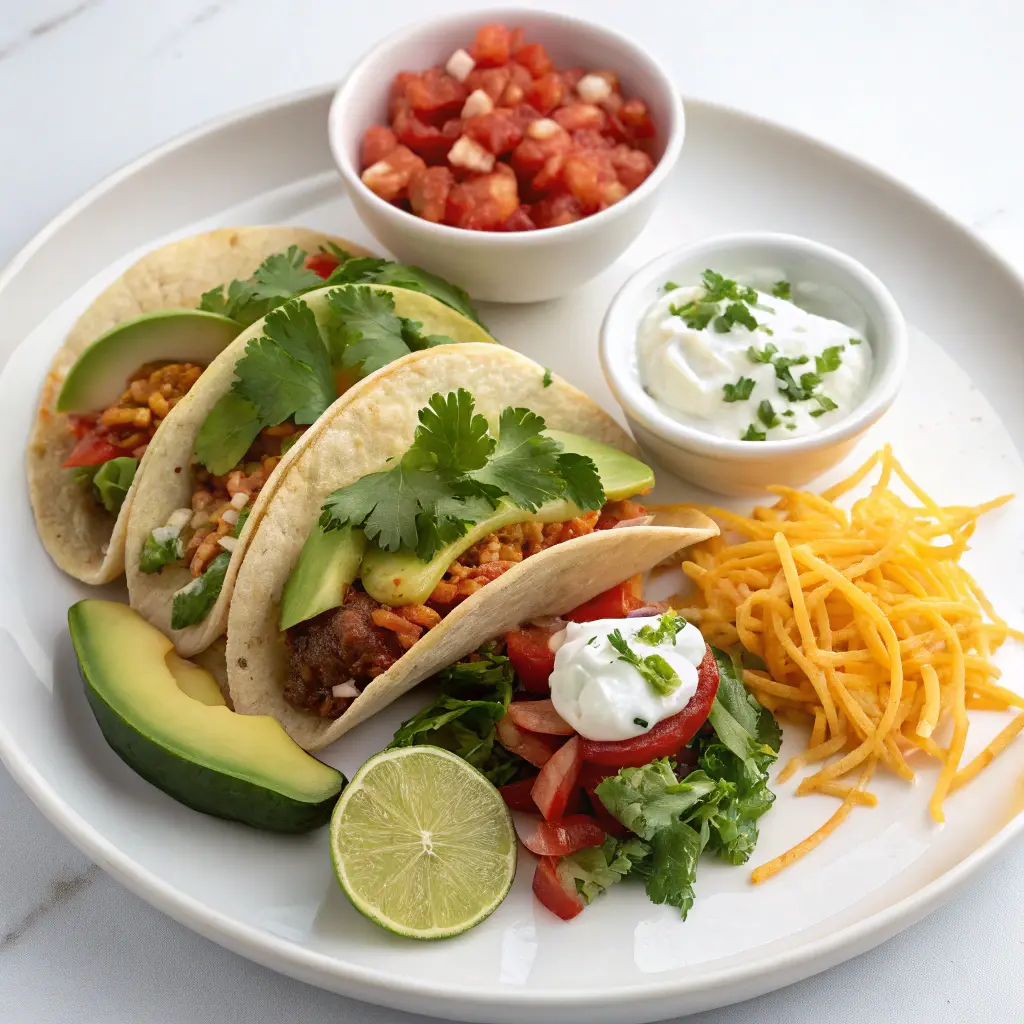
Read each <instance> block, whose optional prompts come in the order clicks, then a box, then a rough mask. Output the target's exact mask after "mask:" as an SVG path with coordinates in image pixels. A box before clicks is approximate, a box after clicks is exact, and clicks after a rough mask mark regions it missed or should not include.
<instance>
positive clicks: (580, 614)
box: [565, 576, 643, 622]
mask: <svg viewBox="0 0 1024 1024" xmlns="http://www.w3.org/2000/svg"><path fill="white" fill-rule="evenodd" d="M642 586H643V580H642V578H641V577H639V576H631V577H630V578H629V579H628V580H623V582H622V583H617V584H616V585H615V586H614V587H610V588H609V589H608V590H606V591H604V593H602V594H598V595H597V597H592V598H591V599H590V600H589V601H585V602H584V603H583V604H581V605H580V606H579V607H578V608H576V609H574V610H573V611H571V612H569V614H568V615H566V616H565V617H566V618H567V619H569V620H570V621H572V622H593V621H594V620H595V619H624V618H625V617H626V616H627V615H628V614H629V613H630V612H631V611H632V610H633V609H634V608H640V607H641V606H642V605H643V598H642V597H640V590H641V587H642Z"/></svg>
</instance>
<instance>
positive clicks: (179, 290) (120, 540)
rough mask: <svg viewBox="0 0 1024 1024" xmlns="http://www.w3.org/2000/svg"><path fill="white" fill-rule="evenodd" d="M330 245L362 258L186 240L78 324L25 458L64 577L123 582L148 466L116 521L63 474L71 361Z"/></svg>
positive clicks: (307, 246)
mask: <svg viewBox="0 0 1024 1024" xmlns="http://www.w3.org/2000/svg"><path fill="white" fill-rule="evenodd" d="M328 242H334V243H336V244H338V245H340V246H341V247H342V248H343V249H346V250H347V251H349V252H352V253H353V254H354V255H368V254H367V252H366V250H365V249H363V248H362V247H360V246H355V245H352V244H351V243H349V242H346V241H345V240H344V239H341V238H334V237H333V236H331V235H325V234H323V233H321V232H319V231H310V230H308V229H306V228H293V227H244V228H221V229H219V230H217V231H209V232H207V233H206V234H202V235H194V236H193V237H191V238H184V239H182V240H181V241H179V242H171V244H170V245H165V246H163V247H161V248H159V249H155V250H154V251H153V252H151V253H148V254H147V255H145V256H143V257H142V259H140V260H139V261H138V262H137V263H135V264H133V265H132V266H131V267H130V268H129V269H128V270H127V271H125V273H124V274H123V275H122V276H121V277H119V278H118V279H117V280H116V281H115V282H114V283H113V284H112V285H111V286H110V287H109V288H107V290H106V291H105V292H103V294H102V295H100V296H99V298H97V299H96V300H95V301H94V302H93V304H92V305H91V306H90V307H89V308H88V309H87V310H86V311H85V312H84V313H83V314H82V315H81V316H80V317H79V318H78V321H77V322H76V323H75V326H74V327H73V328H72V329H71V333H70V334H69V335H68V336H67V339H66V340H65V341H64V344H63V345H62V346H61V348H60V351H58V353H57V355H56V356H55V358H54V360H53V363H52V364H51V365H50V370H49V373H48V374H47V376H46V380H45V382H44V384H43V391H42V395H41V397H40V401H39V412H38V414H37V417H36V424H35V428H34V430H33V431H32V437H31V439H30V441H29V447H28V453H27V456H26V462H27V467H26V468H27V472H28V489H29V496H30V498H31V500H32V510H33V512H34V513H35V517H36V529H37V530H38V531H39V537H40V539H41V540H42V542H43V545H44V547H45V548H46V550H47V552H48V553H49V555H50V557H51V558H52V559H53V560H54V562H56V563H57V565H58V566H59V567H60V568H61V569H63V570H64V572H66V573H68V574H69V575H71V576H74V577H76V578H77V579H80V580H81V581H82V582H83V583H94V584H98V583H109V582H110V581H111V580H113V579H116V578H117V577H118V576H120V575H121V573H122V572H124V545H125V533H126V530H127V526H128V515H129V511H130V509H131V504H132V500H133V497H134V495H135V490H136V484H137V482H138V477H139V475H141V472H142V466H143V465H145V458H146V457H144V458H143V461H142V465H140V467H139V471H138V473H137V474H136V481H135V483H133V484H132V487H131V488H130V489H129V491H128V494H127V496H126V497H125V500H124V504H123V505H122V506H121V510H120V512H119V513H118V515H117V516H114V515H111V513H109V512H107V510H106V509H104V508H103V507H102V506H101V505H99V504H98V503H97V502H96V501H95V500H94V499H93V496H92V494H91V493H90V488H88V487H84V486H82V485H81V484H77V483H75V481H74V478H73V475H72V474H71V472H69V471H68V470H66V469H63V468H62V466H61V463H62V462H63V461H64V460H65V459H66V458H67V457H68V453H69V452H70V451H71V448H72V447H73V445H74V439H73V437H72V436H71V433H70V432H69V431H68V429H67V416H66V414H64V413H59V412H57V411H56V409H55V405H56V402H57V396H58V395H59V394H60V389H61V386H62V384H63V383H64V378H65V377H66V376H67V373H68V370H70V369H71V367H72V365H73V364H74V362H75V360H76V359H77V358H78V357H79V356H80V355H81V354H82V352H83V351H84V350H85V349H86V348H88V346H89V345H90V344H92V342H93V341H94V340H95V339H96V338H98V337H99V336H100V335H101V334H105V333H106V332H107V331H109V330H110V329H111V328H112V327H116V326H117V325H118V324H120V323H123V322H124V321H125V320H131V319H134V318H135V317H137V316H141V315H142V314H144V313H152V312H155V311H157V310H162V309H195V308H196V307H197V306H198V305H199V300H200V298H201V297H202V294H203V292H206V291H209V290H210V289H211V288H215V287H216V286H217V285H219V284H227V283H228V282H229V281H231V280H232V279H233V278H236V277H237V278H243V279H244V278H247V277H250V276H251V275H252V273H253V271H254V270H255V269H256V268H257V267H258V266H259V265H260V264H261V263H262V262H263V261H264V260H265V259H266V258H267V257H268V256H270V255H271V254H273V253H275V252H282V251H284V250H285V249H287V248H288V247H289V246H291V245H297V246H299V248H300V249H304V250H305V251H306V252H315V251H316V250H317V249H318V248H320V247H321V246H324V245H326V243H328ZM147 457H148V456H147Z"/></svg>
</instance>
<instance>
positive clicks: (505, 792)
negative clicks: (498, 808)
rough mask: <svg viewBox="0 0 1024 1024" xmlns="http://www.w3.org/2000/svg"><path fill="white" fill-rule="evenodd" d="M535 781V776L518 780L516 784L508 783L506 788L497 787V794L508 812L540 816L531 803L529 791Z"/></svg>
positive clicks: (531, 798)
mask: <svg viewBox="0 0 1024 1024" xmlns="http://www.w3.org/2000/svg"><path fill="white" fill-rule="evenodd" d="M536 780H537V776H536V775H531V776H529V777H528V778H525V779H520V780H519V781H518V782H510V783H508V785H506V786H499V787H498V792H499V793H500V794H501V798H502V800H504V801H505V804H506V806H507V807H508V809H509V810H510V811H522V812H523V813H524V814H540V811H539V810H538V809H537V805H536V804H535V803H534V802H533V797H532V796H531V795H530V791H531V790H532V789H533V784H534V782H535V781H536Z"/></svg>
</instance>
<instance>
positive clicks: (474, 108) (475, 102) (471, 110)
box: [459, 89, 494, 118]
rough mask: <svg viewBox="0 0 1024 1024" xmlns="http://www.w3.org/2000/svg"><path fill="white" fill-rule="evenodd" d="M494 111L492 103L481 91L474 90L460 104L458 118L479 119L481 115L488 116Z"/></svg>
mask: <svg viewBox="0 0 1024 1024" xmlns="http://www.w3.org/2000/svg"><path fill="white" fill-rule="evenodd" d="M492 110H494V101H493V100H492V99H491V97H490V96H488V94H487V93H485V92H484V91H483V89H474V90H473V91H472V92H471V93H470V94H469V95H468V96H467V97H466V102H465V103H463V104H462V113H461V114H460V115H459V116H460V117H464V118H470V117H479V116H480V115H481V114H489V113H490V112H491V111H492Z"/></svg>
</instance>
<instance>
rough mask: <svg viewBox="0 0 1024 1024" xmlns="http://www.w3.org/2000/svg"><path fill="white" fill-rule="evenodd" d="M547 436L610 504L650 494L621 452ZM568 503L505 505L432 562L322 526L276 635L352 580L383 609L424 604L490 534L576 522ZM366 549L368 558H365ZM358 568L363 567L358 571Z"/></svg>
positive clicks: (331, 600) (333, 600) (291, 581)
mask: <svg viewBox="0 0 1024 1024" xmlns="http://www.w3.org/2000/svg"><path fill="white" fill-rule="evenodd" d="M545 433H546V434H547V435H548V436H549V437H552V438H554V439H555V440H556V441H559V442H561V444H562V447H563V448H564V449H565V450H566V451H567V452H576V453H577V454H579V455H588V456H589V457H590V458H592V459H593V460H594V462H595V464H596V465H597V471H598V473H599V474H600V477H601V483H602V484H603V485H604V490H605V495H606V496H607V498H608V500H609V501H618V500H621V499H622V498H629V497H632V496H633V495H634V494H640V493H642V492H644V491H649V490H650V489H651V488H652V487H653V486H654V473H653V472H652V471H651V469H650V467H649V466H645V465H644V464H643V463H642V462H641V461H640V460H639V459H634V458H633V456H632V455H627V454H626V453H625V452H623V451H619V449H618V448H612V447H611V446H610V445H607V444H602V443H601V442H600V441H593V440H591V439H590V438H588V437H581V436H580V435H579V434H570V433H566V432H565V431H562V430H547V431H545ZM579 514H580V510H579V509H578V508H577V507H576V506H575V505H573V504H572V503H571V502H569V501H564V500H558V501H549V502H548V503H547V504H545V505H543V506H541V508H539V509H538V510H537V511H536V512H529V511H527V510H526V509H523V508H519V507H517V506H515V505H510V504H507V503H502V504H500V505H499V506H498V508H496V509H495V510H494V512H493V514H492V515H490V516H488V517H487V518H486V519H484V520H482V521H481V522H479V523H475V524H474V525H472V526H471V527H470V528H469V529H468V530H467V532H466V533H465V534H463V535H462V536H461V537H460V538H459V539H458V540H457V541H454V542H453V543H451V544H449V545H448V546H447V547H445V548H442V549H441V551H439V552H438V553H437V554H436V555H435V556H434V557H433V558H432V559H431V560H430V561H429V562H424V561H421V560H420V559H418V558H417V557H416V556H415V554H413V553H412V552H410V551H406V550H400V551H382V550H381V549H380V548H378V547H374V546H370V547H369V548H368V549H366V540H365V538H364V537H363V535H362V532H361V531H359V530H356V531H350V530H335V531H332V532H331V533H324V531H323V530H322V529H321V528H320V525H319V523H318V524H317V525H316V526H314V528H313V532H312V533H311V534H310V535H309V537H308V538H307V540H306V543H305V544H304V545H303V548H302V552H301V553H300V554H299V560H298V562H296V564H295V568H294V569H292V572H291V575H290V576H289V577H288V582H287V583H286V584H285V589H284V595H283V597H282V600H281V620H280V622H281V628H282V629H288V628H289V627H290V626H294V625H295V624H296V623H298V622H304V621H305V620H306V619H311V618H313V616H314V615H319V614H320V613H321V612H325V611H327V610H328V609H330V608H336V607H338V606H339V605H340V604H341V603H342V601H343V600H344V596H345V595H344V585H345V584H348V583H351V582H352V581H353V580H354V579H355V578H356V577H357V576H358V577H360V578H361V579H362V584H363V589H364V590H365V591H366V592H367V593H368V594H369V595H370V596H371V597H373V598H375V599H376V600H377V601H380V602H381V604H388V605H401V604H422V603H423V602H424V601H426V600H427V598H428V597H430V595H431V593H432V592H433V590H434V587H436V586H437V584H438V583H439V582H440V581H441V577H442V576H444V574H445V571H446V570H447V568H448V566H449V565H451V564H452V562H453V561H455V559H456V558H458V557H459V555H461V554H462V553H463V552H464V551H466V550H467V549H468V548H470V547H472V546H473V545H474V544H475V543H476V542H477V541H479V540H481V539H482V538H484V537H486V536H487V535H488V534H489V533H493V532H494V531H495V530H499V529H501V527H503V526H509V525H511V524H512V523H524V522H526V521H527V520H529V521H532V522H537V523H558V522H562V521H564V520H566V519H572V518H573V516H576V515H579ZM364 549H365V554H364ZM360 561H361V563H362V564H361V565H360Z"/></svg>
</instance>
